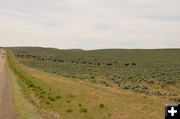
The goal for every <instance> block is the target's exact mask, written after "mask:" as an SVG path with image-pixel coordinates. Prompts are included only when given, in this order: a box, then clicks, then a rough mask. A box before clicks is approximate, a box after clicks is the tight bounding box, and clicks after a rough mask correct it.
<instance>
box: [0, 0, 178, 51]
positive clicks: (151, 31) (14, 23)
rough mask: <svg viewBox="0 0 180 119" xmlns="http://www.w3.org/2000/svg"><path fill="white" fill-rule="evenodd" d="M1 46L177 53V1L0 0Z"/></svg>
mask: <svg viewBox="0 0 180 119" xmlns="http://www.w3.org/2000/svg"><path fill="white" fill-rule="evenodd" d="M0 46H44V47H56V48H60V49H67V48H82V49H100V48H101V49H102V48H180V0H1V1H0Z"/></svg>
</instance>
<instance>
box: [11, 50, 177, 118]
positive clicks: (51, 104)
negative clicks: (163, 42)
mask: <svg viewBox="0 0 180 119" xmlns="http://www.w3.org/2000/svg"><path fill="white" fill-rule="evenodd" d="M9 49H10V50H11V51H13V52H12V53H11V52H10V51H9V53H8V54H9V58H8V59H9V64H10V68H11V70H12V71H13V72H14V73H15V74H16V75H17V76H18V77H19V79H21V80H18V81H19V84H20V85H21V86H22V87H24V88H23V92H24V94H25V95H26V97H27V98H28V99H29V100H30V101H31V102H33V103H34V104H35V105H37V106H38V108H43V109H50V110H53V111H55V112H58V114H60V115H61V116H62V117H63V118H64V119H132V118H141V119H149V118H154V119H161V118H162V117H163V106H164V104H166V103H178V102H179V101H180V50H179V49H164V50H118V49H116V50H93V51H83V50H58V49H52V48H9ZM13 53H14V56H15V57H14V56H13ZM19 62H20V63H19ZM30 67H31V68H30ZM36 69H38V70H36ZM42 71H43V72H42ZM46 72H47V73H46ZM31 94H33V95H35V97H32V95H31ZM126 105H128V106H126ZM154 109H157V111H154V112H152V110H154ZM134 111H136V112H137V113H133V112H134ZM140 111H142V112H143V114H144V116H143V115H142V114H141V112H140ZM128 113H131V115H129V114H128ZM160 113H161V115H159V114H160Z"/></svg>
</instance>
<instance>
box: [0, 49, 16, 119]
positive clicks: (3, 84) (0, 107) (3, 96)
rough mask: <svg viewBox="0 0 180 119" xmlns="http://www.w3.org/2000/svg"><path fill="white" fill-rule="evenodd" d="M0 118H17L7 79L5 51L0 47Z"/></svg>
mask: <svg viewBox="0 0 180 119" xmlns="http://www.w3.org/2000/svg"><path fill="white" fill-rule="evenodd" d="M0 119H18V116H17V113H16V109H15V107H14V104H13V99H12V89H11V85H10V81H9V79H8V70H7V62H6V52H5V51H4V50H1V49H0Z"/></svg>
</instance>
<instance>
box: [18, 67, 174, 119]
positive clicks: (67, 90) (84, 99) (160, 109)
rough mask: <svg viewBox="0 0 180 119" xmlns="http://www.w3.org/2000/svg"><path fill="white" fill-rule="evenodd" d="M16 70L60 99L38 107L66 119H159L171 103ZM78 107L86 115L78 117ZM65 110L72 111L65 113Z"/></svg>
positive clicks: (62, 78)
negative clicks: (84, 110)
mask: <svg viewBox="0 0 180 119" xmlns="http://www.w3.org/2000/svg"><path fill="white" fill-rule="evenodd" d="M18 67H19V68H21V69H23V70H24V71H25V72H28V74H29V75H31V76H33V77H34V79H33V80H34V82H35V83H36V84H37V85H40V86H42V87H43V89H45V90H48V89H49V88H51V93H52V94H53V95H61V96H62V99H59V100H58V101H54V102H51V103H50V104H44V103H42V104H41V106H42V107H44V108H50V109H52V110H55V111H57V112H58V113H60V114H61V115H62V116H63V117H64V118H68V119H77V118H78V119H135V118H140V119H151V118H153V119H161V118H163V116H164V104H166V103H174V102H172V101H169V100H166V99H163V98H160V97H157V96H147V95H144V94H139V93H134V92H130V91H127V90H122V89H117V88H110V87H108V88H107V87H105V86H102V85H93V84H92V83H88V82H85V81H79V80H74V79H69V78H64V77H59V76H56V75H53V74H48V73H45V72H42V71H38V70H36V69H33V68H29V67H27V66H25V65H22V64H18ZM68 95H73V96H74V97H69V96H68ZM67 100H70V103H67ZM101 103H103V104H104V105H105V106H104V108H102V109H100V108H99V104H101ZM78 104H82V106H83V107H85V108H87V113H80V112H79V110H80V107H79V106H78ZM67 109H72V110H73V111H72V112H71V113H67V112H66V110H67Z"/></svg>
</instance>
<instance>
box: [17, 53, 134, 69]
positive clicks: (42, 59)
mask: <svg viewBox="0 0 180 119" xmlns="http://www.w3.org/2000/svg"><path fill="white" fill-rule="evenodd" d="M16 56H17V57H18V58H21V59H36V60H39V61H51V62H57V63H58V62H59V63H63V62H65V60H64V59H59V58H54V57H53V56H49V57H43V56H35V55H30V54H27V55H25V54H17V55H16ZM94 60H95V62H86V61H79V60H78V61H74V60H73V61H71V63H72V64H94V65H107V66H111V65H113V64H118V61H114V62H113V63H100V62H97V59H94ZM130 65H132V66H135V65H136V63H126V64H124V66H130Z"/></svg>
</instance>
